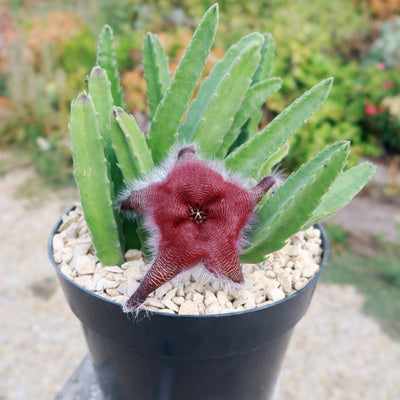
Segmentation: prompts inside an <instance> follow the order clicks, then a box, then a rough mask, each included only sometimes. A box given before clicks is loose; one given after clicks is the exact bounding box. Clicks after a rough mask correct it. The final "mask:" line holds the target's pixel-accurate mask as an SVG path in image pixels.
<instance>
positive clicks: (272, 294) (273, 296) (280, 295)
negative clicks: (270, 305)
mask: <svg viewBox="0 0 400 400" xmlns="http://www.w3.org/2000/svg"><path fill="white" fill-rule="evenodd" d="M265 292H266V294H267V296H268V299H270V300H272V301H278V300H282V299H284V298H285V297H286V296H285V292H284V291H283V290H282V289H280V288H274V289H267V290H266V291H265Z"/></svg>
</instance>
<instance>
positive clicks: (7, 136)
mask: <svg viewBox="0 0 400 400" xmlns="http://www.w3.org/2000/svg"><path fill="white" fill-rule="evenodd" d="M377 3H380V2H372V1H371V2H370V3H368V2H360V3H353V2H347V1H345V0H339V1H338V2H335V3H334V4H330V3H329V2H325V1H316V2H314V3H313V6H312V7H310V6H309V2H308V1H307V0H300V1H298V2H287V1H283V0H273V1H269V2H267V3H265V2H264V1H261V0H258V1H255V2H252V3H251V4H247V3H246V4H244V3H243V2H239V1H237V0H224V1H222V2H221V4H220V7H221V11H222V12H221V21H220V30H219V34H218V35H217V37H216V41H215V46H214V48H213V50H212V52H211V55H210V57H209V59H208V67H206V68H205V70H204V73H203V76H202V78H201V80H200V82H201V81H202V80H203V79H204V78H205V76H207V74H208V73H209V72H210V70H211V68H212V66H213V65H214V64H215V61H216V60H217V59H219V58H221V57H222V55H223V54H224V52H225V51H226V50H227V48H228V47H229V45H230V43H233V42H235V41H237V40H238V39H239V38H240V37H242V36H243V35H244V34H247V33H249V32H251V31H253V30H258V31H260V32H271V33H272V34H273V36H274V38H275V41H276V42H277V48H278V49H279V50H278V52H277V56H276V61H275V63H274V74H275V75H277V76H281V77H282V79H283V82H284V85H283V87H282V90H281V91H280V93H279V94H278V96H275V97H274V98H273V99H271V100H270V101H269V102H268V104H267V105H265V106H264V108H263V113H262V119H261V124H260V127H264V126H265V125H266V124H268V123H269V122H270V121H271V120H272V119H273V117H274V116H275V115H277V114H278V113H279V112H281V111H282V110H283V109H284V108H285V107H286V106H287V105H288V104H290V103H291V102H292V101H293V100H294V99H295V98H297V97H299V96H300V95H301V93H302V92H304V90H306V89H307V88H309V87H310V86H312V85H313V84H314V83H315V82H312V79H311V80H310V77H314V78H315V79H323V78H324V77H326V76H334V77H335V86H334V87H333V90H332V93H331V95H330V97H329V98H328V100H327V102H326V105H325V107H324V108H323V109H322V110H321V112H320V113H318V114H317V115H316V117H315V118H313V119H312V120H310V121H309V123H308V124H306V125H305V126H304V128H303V135H302V136H301V137H300V136H295V137H294V138H293V139H292V144H293V145H294V146H292V148H293V149H295V151H292V152H291V153H290V154H289V156H288V157H287V158H286V159H285V166H286V167H288V168H293V167H297V166H299V165H300V164H301V163H302V162H304V161H305V160H306V159H308V158H309V156H310V155H311V154H314V153H315V152H316V151H317V150H320V149H322V148H323V147H324V145H326V144H328V143H330V142H331V141H334V140H337V139H338V138H344V139H348V140H350V141H351V143H352V148H353V151H352V155H351V157H350V164H351V165H354V164H355V163H356V162H357V159H358V158H359V157H361V156H373V157H376V156H377V155H379V154H384V153H385V152H386V151H387V149H388V146H386V145H385V143H384V142H385V139H384V138H383V134H384V133H385V132H390V134H389V135H387V136H392V132H394V129H395V125H396V124H394V125H393V124H391V123H392V120H393V117H392V116H390V118H386V119H384V118H383V117H385V115H379V119H380V120H381V119H383V120H384V121H386V122H385V123H388V124H389V125H390V126H391V127H393V129H384V126H385V124H381V123H380V124H375V121H374V118H370V117H369V116H368V115H366V114H365V112H364V109H365V106H366V103H365V101H366V100H367V99H368V98H369V97H368V96H358V95H356V93H357V92H358V93H359V92H360V91H359V90H357V87H359V86H360V85H363V86H364V85H367V86H368V82H369V79H370V78H371V74H370V72H369V71H367V69H365V68H364V65H363V59H364V56H365V55H366V54H367V52H368V49H369V47H370V45H371V44H372V43H373V41H374V39H375V37H376V36H377V34H378V33H379V32H378V31H377V30H376V28H375V26H376V21H375V20H374V19H373V17H372V14H373V13H374V12H375V11H376V6H377V5H376V4H377ZM381 3H383V2H381ZM209 4H210V2H191V1H186V0H179V1H177V2H174V3H173V4H172V3H171V2H168V1H163V0H162V1H157V2H156V1H146V2H141V1H137V0H120V1H118V2H117V1H114V0H113V1H105V0H100V1H95V0H89V1H87V2H84V3H82V2H79V1H76V0H72V1H64V0H60V1H57V2H56V3H55V2H49V1H24V0H20V1H18V2H15V1H8V2H5V6H4V7H3V8H2V19H1V20H2V23H1V26H0V31H1V34H0V42H1V43H0V44H1V49H2V50H1V54H0V90H1V95H0V99H1V101H0V115H1V116H2V121H7V123H4V124H3V126H2V127H1V129H0V146H3V147H4V146H9V145H14V144H15V143H17V144H18V145H19V147H21V146H23V147H25V154H28V155H29V156H30V157H31V158H33V159H34V160H35V161H36V162H38V160H43V158H42V157H41V152H42V150H41V148H40V147H39V146H38V145H37V143H36V138H35V137H36V136H40V137H43V138H44V139H45V141H47V140H49V138H50V137H51V143H52V149H53V152H54V151H55V152H56V153H58V154H59V157H58V159H59V160H62V163H61V164H60V165H59V168H56V169H55V171H59V173H60V174H61V175H64V177H61V180H60V179H59V178H57V175H54V176H53V177H51V179H53V180H55V181H57V180H59V181H63V180H64V179H65V174H68V173H69V172H70V170H71V165H70V163H71V160H70V159H69V157H68V148H69V137H68V132H67V130H66V128H65V126H66V123H65V122H66V121H65V118H66V116H67V113H65V112H64V111H63V110H64V109H65V107H68V104H69V103H70V101H71V99H72V98H73V97H74V96H76V94H77V93H78V91H79V88H80V87H81V82H82V77H84V76H86V75H88V74H89V72H90V68H91V66H92V65H93V62H94V60H95V58H96V54H95V51H94V49H95V42H96V40H97V35H98V32H99V31H100V29H101V27H102V26H103V25H104V23H105V22H106V21H107V22H108V23H110V25H111V26H112V27H113V29H114V32H115V33H116V52H117V54H118V58H119V68H120V72H121V80H122V81H123V82H124V85H125V87H126V90H125V91H124V96H125V99H124V100H125V104H126V105H127V107H128V108H127V110H128V111H129V112H130V113H134V114H135V115H140V119H141V120H143V121H144V123H145V124H146V117H147V114H148V112H149V109H148V107H147V97H146V91H145V89H144V88H145V85H144V83H145V81H144V76H143V68H142V67H141V65H142V63H141V61H142V52H141V46H142V39H143V36H144V35H145V34H146V32H147V31H157V32H163V33H162V34H161V35H160V39H161V41H162V43H163V45H164V46H165V49H166V53H167V55H168V56H169V61H170V70H171V71H174V69H175V68H176V66H177V63H178V60H179V58H180V57H181V55H182V52H183V51H184V49H185V47H186V45H187V44H188V40H189V39H190V36H191V34H192V32H193V29H194V26H195V24H196V22H197V21H198V20H199V19H200V17H201V15H202V14H203V13H204V11H205V10H206V8H207V7H208V6H209ZM385 4H386V5H385ZM385 4H378V5H379V7H383V6H385V7H386V8H387V7H389V6H388V4H387V3H386V2H385ZM55 8H56V12H55ZM389 8H390V7H389ZM374 10H375V11H374ZM379 15H383V14H379ZM343 26H346V29H342V27H343ZM57 28H59V29H57ZM66 28H68V29H67V30H66ZM62 32H64V33H63V34H61V33H62ZM2 39H3V40H2ZM29 43H31V47H30V45H29ZM42 47H43V48H48V47H50V48H51V54H50V55H51V58H52V61H51V64H52V65H53V67H52V68H54V70H57V71H58V73H60V71H64V78H63V79H65V80H64V81H63V80H62V79H61V80H60V82H58V81H57V80H54V79H53V78H51V79H50V80H51V81H52V82H53V83H52V84H48V85H47V86H48V87H52V94H51V97H52V99H53V100H52V102H46V101H44V99H43V98H42V96H41V95H40V94H38V96H37V98H38V99H41V100H42V101H39V102H38V101H32V102H30V104H29V105H28V108H27V109H30V108H35V110H33V111H32V112H31V111H30V112H28V113H24V112H22V115H21V113H19V112H15V111H14V107H16V104H17V103H18V102H19V99H18V98H13V96H14V94H13V93H14V91H13V90H9V88H8V85H9V84H8V82H10V81H12V79H11V78H10V76H9V75H10V74H11V73H14V74H16V75H17V74H18V75H20V76H21V75H24V74H31V75H33V76H37V77H38V80H46V79H48V76H47V75H46V74H45V72H44V71H45V68H43V66H42V63H43V57H44V54H43V53H42V52H41V50H40V49H41V48H42ZM13 48H16V49H20V53H21V52H23V53H26V52H31V53H32V52H33V53H34V57H29V58H28V59H25V60H24V66H25V67H26V68H18V67H19V65H14V62H15V60H16V58H15V57H9V56H8V55H9V53H12V51H13ZM46 57H47V56H46ZM77 60H79V62H77ZM4 67H6V68H5V69H4ZM29 70H31V72H29ZM386 70H388V68H386ZM393 70H394V71H397V75H398V67H393ZM60 75H61V74H60ZM381 75H382V74H381ZM35 79H36V78H35ZM21 80H22V81H25V80H26V79H25V78H24V77H22V79H21ZM384 92H385V90H384V89H382V87H381V86H380V85H375V86H374V87H372V86H371V87H370V91H369V94H368V95H369V96H370V97H379V96H381V97H382V96H383V97H384ZM196 93H197V92H196V91H195V93H194V95H196ZM59 104H61V105H62V107H61V108H60V109H59ZM373 104H375V103H373ZM10 106H11V107H10ZM60 110H61V111H60ZM37 115H46V116H48V118H46V119H45V120H43V119H41V118H37V117H36V116H37ZM138 118H139V117H138ZM49 119H51V120H52V121H51V123H50V122H49V121H48V120H49ZM141 124H142V122H141ZM147 124H148V123H147ZM253 124H254V122H253ZM248 128H249V129H250V130H251V131H252V132H254V130H255V128H256V127H255V126H254V125H253V126H251V125H250V126H249V127H248ZM366 128H367V129H366ZM32 131H35V132H36V133H35V134H34V135H32ZM27 132H28V133H27ZM315 132H318V135H315V134H314V133H315ZM32 136H34V138H33V139H32ZM41 143H43V141H41ZM391 148H392V147H391ZM395 152H397V150H395ZM392 153H393V150H392ZM45 154H47V153H45ZM47 155H48V154H47ZM50 160H51V157H49V163H48V167H49V168H50V167H51V161H50ZM49 168H47V169H46V168H41V170H42V172H46V171H47V170H48V169H49Z"/></svg>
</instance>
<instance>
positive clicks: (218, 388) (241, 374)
mask: <svg viewBox="0 0 400 400" xmlns="http://www.w3.org/2000/svg"><path fill="white" fill-rule="evenodd" d="M60 225H61V219H60V220H59V221H58V222H57V224H56V225H55V227H54V228H53V231H52V232H51V235H50V238H49V242H48V253H49V258H50V261H51V263H52V264H53V266H54V268H55V269H56V272H57V275H58V278H59V281H60V283H61V286H62V289H63V291H64V294H65V297H66V299H67V301H68V303H69V305H70V307H71V310H72V311H73V312H74V314H75V315H76V316H77V317H78V318H79V319H80V321H81V323H82V326H83V330H84V333H85V336H86V340H87V344H88V347H89V353H90V356H91V359H92V362H93V365H94V368H95V371H96V374H97V377H98V380H99V384H100V386H101V389H102V391H103V393H104V395H105V397H106V398H107V399H112V400H189V399H190V400H267V399H270V398H271V395H272V393H273V390H274V387H275V384H276V381H277V378H278V375H279V372H280V369H281V365H282V362H283V359H284V355H285V353H286V349H287V346H288V343H289V340H290V337H291V335H292V333H293V329H294V327H295V325H296V324H297V322H298V321H299V320H300V319H301V318H302V317H303V315H304V314H305V312H306V311H307V309H308V306H309V304H310V301H311V297H312V295H313V293H314V289H315V286H316V284H317V281H318V278H319V276H320V274H321V272H322V270H323V269H324V267H325V265H326V263H327V260H328V257H329V251H330V247H329V241H328V238H327V236H326V232H325V230H324V228H323V227H322V225H321V224H317V227H318V229H320V231H321V234H322V241H323V250H324V253H323V259H322V265H321V268H320V271H319V273H318V275H316V276H315V277H314V278H313V279H312V280H311V281H310V282H309V283H308V284H307V285H306V286H305V287H304V288H303V289H301V290H299V291H298V292H296V293H294V294H292V295H291V296H289V297H287V298H286V299H284V300H281V301H277V302H275V303H273V304H269V305H266V306H264V307H260V308H256V309H253V310H249V311H243V312H237V313H231V314H222V315H200V316H184V315H170V314H163V313H157V312H154V313H151V314H150V317H145V316H144V315H141V316H139V318H138V319H135V320H133V319H130V318H128V316H127V315H126V314H125V313H124V312H123V311H122V309H121V306H120V305H119V304H117V303H114V302H112V301H109V300H106V299H103V298H101V297H99V296H97V295H95V294H93V293H91V292H89V291H87V290H85V289H83V288H82V287H80V286H78V285H77V284H76V283H74V282H73V281H71V280H70V279H69V278H67V277H66V276H65V275H64V274H63V273H62V272H61V271H60V270H59V269H58V267H57V266H56V264H55V262H54V259H53V252H52V238H53V235H54V234H55V233H56V232H57V231H58V229H59V226H60Z"/></svg>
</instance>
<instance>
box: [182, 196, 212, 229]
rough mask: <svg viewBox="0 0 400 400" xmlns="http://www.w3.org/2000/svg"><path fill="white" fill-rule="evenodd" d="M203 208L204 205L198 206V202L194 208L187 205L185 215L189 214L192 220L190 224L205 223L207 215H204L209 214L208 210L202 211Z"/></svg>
mask: <svg viewBox="0 0 400 400" xmlns="http://www.w3.org/2000/svg"><path fill="white" fill-rule="evenodd" d="M203 208H204V204H202V205H201V206H200V205H199V202H198V201H196V203H195V205H194V206H193V205H191V204H190V205H189V208H188V209H187V213H188V214H189V217H190V218H192V224H194V223H196V224H202V223H206V222H207V219H206V217H207V216H208V214H206V213H209V212H210V209H207V210H204V209H203Z"/></svg>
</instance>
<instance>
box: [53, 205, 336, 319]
mask: <svg viewBox="0 0 400 400" xmlns="http://www.w3.org/2000/svg"><path fill="white" fill-rule="evenodd" d="M75 208H76V206H75V205H72V206H71V207H69V208H68V209H67V210H66V211H65V212H64V213H62V215H61V217H60V218H59V219H58V221H57V222H56V224H55V225H54V226H53V228H52V229H51V232H50V235H49V238H48V241H47V254H48V257H49V260H50V262H51V264H52V266H53V267H54V268H55V270H56V272H57V274H59V275H60V276H62V277H63V279H65V280H66V281H68V282H69V283H70V284H72V285H74V286H75V287H77V288H78V289H80V290H82V291H83V292H86V293H87V294H89V295H92V296H94V297H95V298H96V299H98V300H102V301H105V302H106V303H109V305H112V306H115V307H118V308H119V309H123V305H122V304H120V303H117V302H115V301H112V300H109V299H106V298H104V297H102V296H100V295H98V294H96V293H94V292H92V291H90V290H88V289H86V288H84V287H82V286H80V285H78V284H77V283H76V282H75V281H74V280H72V279H71V278H69V277H68V276H67V275H65V274H64V273H63V272H62V271H61V269H60V268H59V267H58V265H57V264H56V262H55V261H54V257H53V237H54V235H55V234H56V233H57V232H58V230H59V228H60V226H61V224H62V217H63V215H66V214H68V213H69V212H71V211H72V210H74V209H75ZM313 226H314V227H315V228H317V229H318V230H319V231H320V232H321V239H322V243H321V246H322V249H323V253H322V259H321V262H320V268H319V270H318V272H317V274H316V275H315V276H314V277H313V278H312V279H310V280H309V281H308V283H307V284H306V285H305V286H304V287H302V288H301V289H300V290H297V291H295V292H294V293H292V294H291V295H289V296H287V297H285V298H284V299H281V300H277V301H274V302H273V303H270V304H266V305H264V306H261V307H254V308H252V309H249V310H244V311H234V312H230V313H222V314H203V315H191V314H169V313H163V312H159V311H149V310H144V309H140V310H139V311H138V312H137V314H136V318H139V319H140V318H141V316H142V315H146V316H149V317H151V316H152V315H156V316H157V317H163V318H189V317H190V318H224V317H233V316H235V315H238V316H239V315H243V314H248V313H252V312H257V311H261V310H265V309H267V308H271V307H275V306H277V305H279V304H281V303H284V302H286V301H290V300H292V299H294V298H295V297H297V296H298V295H300V294H301V293H302V292H303V291H305V290H307V288H308V286H310V285H312V284H313V283H314V281H317V280H318V279H319V276H320V275H321V273H322V271H323V270H324V269H325V267H326V264H327V262H328V259H329V255H330V243H329V238H328V235H327V233H326V230H325V228H324V226H323V225H322V223H321V222H319V223H317V224H314V225H313ZM126 314H127V315H129V314H131V313H126Z"/></svg>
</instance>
